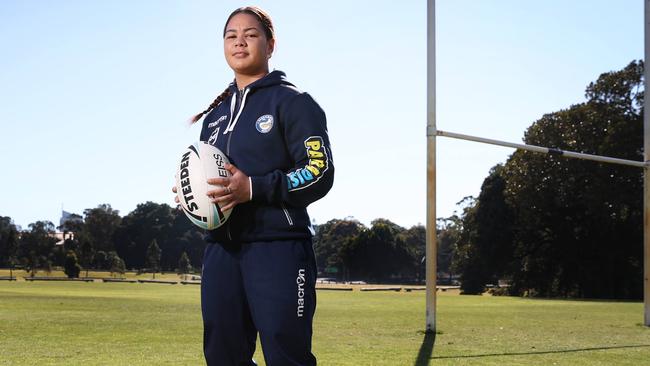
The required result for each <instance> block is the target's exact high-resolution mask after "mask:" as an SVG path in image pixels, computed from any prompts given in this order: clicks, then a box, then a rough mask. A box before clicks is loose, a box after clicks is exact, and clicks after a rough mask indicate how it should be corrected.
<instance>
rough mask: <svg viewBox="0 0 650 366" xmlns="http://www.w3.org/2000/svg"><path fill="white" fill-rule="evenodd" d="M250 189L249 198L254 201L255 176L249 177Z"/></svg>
mask: <svg viewBox="0 0 650 366" xmlns="http://www.w3.org/2000/svg"><path fill="white" fill-rule="evenodd" d="M248 191H249V192H250V196H249V197H248V199H249V200H250V201H252V200H253V178H251V177H248Z"/></svg>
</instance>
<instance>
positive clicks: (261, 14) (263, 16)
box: [223, 6, 275, 39]
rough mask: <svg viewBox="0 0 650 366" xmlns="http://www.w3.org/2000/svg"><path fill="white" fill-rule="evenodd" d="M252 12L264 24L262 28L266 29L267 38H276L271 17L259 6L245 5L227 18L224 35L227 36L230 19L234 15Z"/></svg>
mask: <svg viewBox="0 0 650 366" xmlns="http://www.w3.org/2000/svg"><path fill="white" fill-rule="evenodd" d="M241 13H245V14H250V15H252V16H254V17H255V18H257V20H258V21H259V22H260V24H261V25H262V28H263V30H264V34H265V35H266V39H274V38H275V31H274V30H273V22H272V21H271V17H270V16H269V15H268V14H267V13H266V12H265V11H264V10H262V9H260V8H258V7H257V6H244V7H241V8H239V9H235V11H233V12H232V13H230V16H228V20H226V24H224V26H223V36H224V37H225V36H226V27H228V23H230V19H232V17H234V16H235V15H237V14H241Z"/></svg>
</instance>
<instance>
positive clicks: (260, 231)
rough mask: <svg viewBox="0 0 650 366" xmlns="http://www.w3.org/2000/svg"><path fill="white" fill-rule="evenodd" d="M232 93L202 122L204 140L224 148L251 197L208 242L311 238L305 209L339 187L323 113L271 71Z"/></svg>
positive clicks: (306, 96)
mask: <svg viewBox="0 0 650 366" xmlns="http://www.w3.org/2000/svg"><path fill="white" fill-rule="evenodd" d="M229 88H230V90H231V92H232V95H231V96H230V97H229V98H227V99H226V100H224V101H223V102H222V103H221V104H220V105H219V106H217V107H216V108H215V109H213V110H212V111H211V112H210V113H209V114H208V115H207V116H206V118H205V119H204V121H203V129H202V130H201V141H207V142H208V143H210V144H211V145H214V146H216V147H217V148H219V149H220V150H221V151H223V152H224V153H225V154H226V155H227V156H228V158H229V159H230V162H231V163H232V164H233V165H235V166H236V167H237V168H238V169H240V170H241V171H242V172H244V173H245V174H246V175H248V176H249V177H251V188H252V200H251V201H249V202H246V203H240V204H238V205H237V206H235V208H234V209H233V212H232V214H231V216H230V218H229V219H228V221H227V222H226V224H225V225H223V226H221V227H220V228H218V229H216V230H212V231H209V232H208V235H207V237H206V240H208V241H209V242H222V243H226V242H232V241H234V242H253V241H270V240H276V239H300V238H310V237H311V235H312V230H311V222H310V219H309V215H308V214H307V206H308V205H309V204H310V203H312V202H314V201H316V200H318V199H320V198H321V197H323V196H325V194H326V193H327V192H328V191H329V190H330V188H331V187H332V183H333V182H334V165H333V163H332V152H331V150H330V142H329V137H328V136H327V124H326V120H325V113H324V112H323V110H322V109H321V108H320V106H319V105H318V104H317V103H316V102H315V101H314V99H312V97H311V96H310V95H309V94H307V93H303V92H300V91H299V90H298V89H297V88H296V87H295V86H294V85H293V84H291V83H290V82H288V81H287V80H286V77H285V74H284V73H283V72H282V71H273V72H271V73H269V74H268V75H266V76H264V77H263V78H261V79H259V80H257V81H255V82H254V83H251V84H250V85H248V86H247V87H246V88H244V89H243V90H242V91H240V90H237V86H236V85H235V83H232V84H230V86H229Z"/></svg>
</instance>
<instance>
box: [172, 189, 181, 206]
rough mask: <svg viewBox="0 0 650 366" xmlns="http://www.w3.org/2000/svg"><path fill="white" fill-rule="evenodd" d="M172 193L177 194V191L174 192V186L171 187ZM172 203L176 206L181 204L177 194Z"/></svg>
mask: <svg viewBox="0 0 650 366" xmlns="http://www.w3.org/2000/svg"><path fill="white" fill-rule="evenodd" d="M172 192H174V194H176V192H177V191H176V186H173V187H172ZM174 202H176V204H177V205H180V204H181V201H180V200H179V199H178V195H177V194H176V195H175V196H174Z"/></svg>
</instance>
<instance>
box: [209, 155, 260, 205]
mask: <svg viewBox="0 0 650 366" xmlns="http://www.w3.org/2000/svg"><path fill="white" fill-rule="evenodd" d="M226 170H228V171H229V172H230V174H232V176H230V177H228V178H211V179H208V184H211V185H215V186H218V188H217V189H213V190H210V191H208V192H207V193H206V194H207V195H208V197H210V198H212V202H214V203H218V204H219V207H221V211H228V210H230V209H231V208H233V207H235V206H236V205H237V204H238V203H244V202H248V201H250V198H251V191H250V183H249V179H248V176H247V175H246V174H244V173H243V172H242V171H241V170H239V169H237V167H236V166H234V165H232V164H226Z"/></svg>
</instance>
